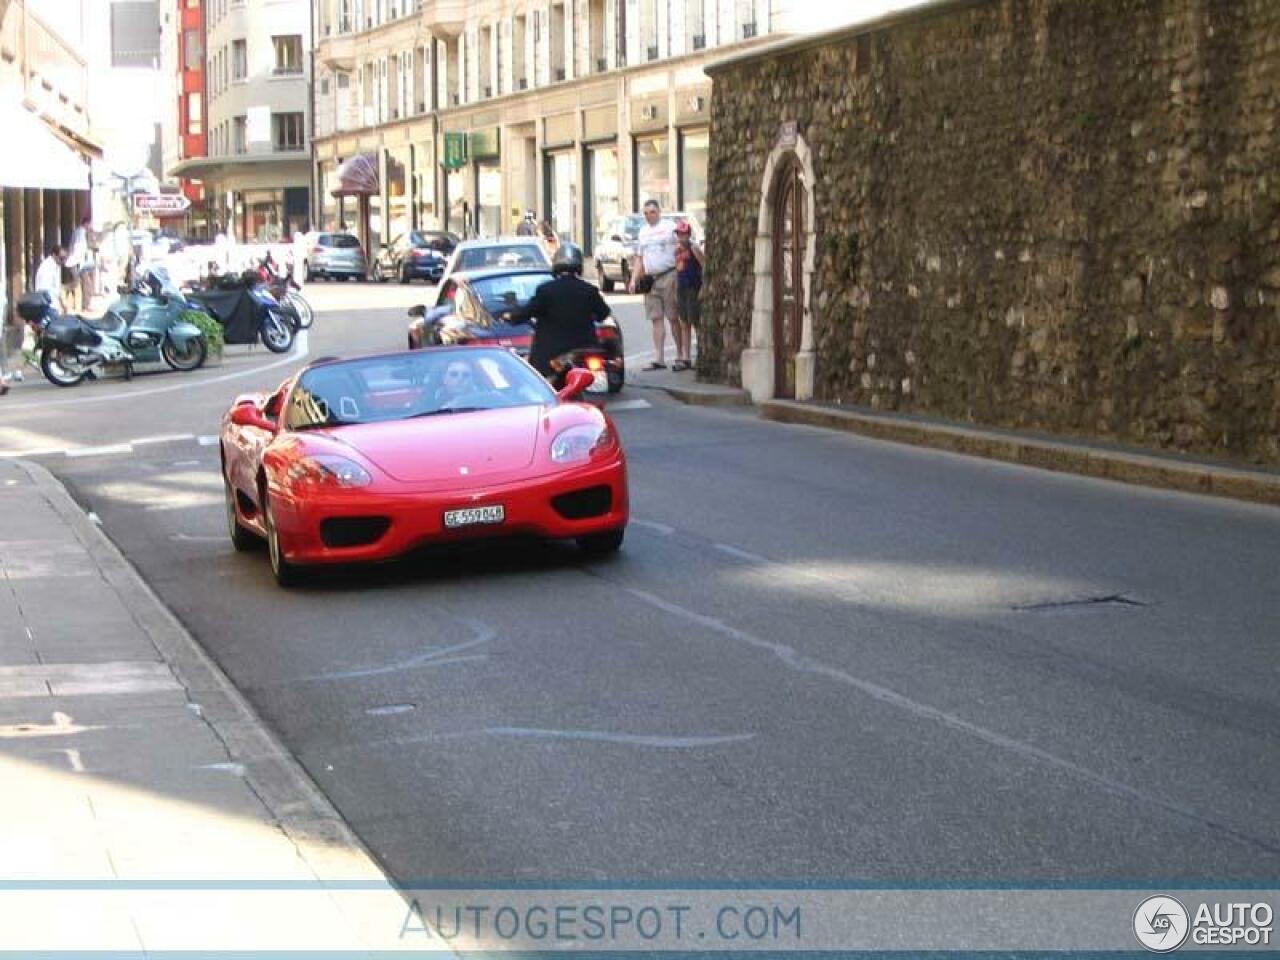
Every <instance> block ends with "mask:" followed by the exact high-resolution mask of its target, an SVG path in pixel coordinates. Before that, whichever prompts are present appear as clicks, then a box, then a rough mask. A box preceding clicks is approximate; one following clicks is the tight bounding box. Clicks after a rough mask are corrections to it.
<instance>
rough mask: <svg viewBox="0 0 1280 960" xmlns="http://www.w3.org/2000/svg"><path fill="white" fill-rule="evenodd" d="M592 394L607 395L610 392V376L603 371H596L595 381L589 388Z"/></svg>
mask: <svg viewBox="0 0 1280 960" xmlns="http://www.w3.org/2000/svg"><path fill="white" fill-rule="evenodd" d="M587 390H588V391H589V392H591V393H606V392H608V390H609V374H608V373H606V372H605V371H603V370H597V371H595V379H594V380H592V381H591V386H589V387H587Z"/></svg>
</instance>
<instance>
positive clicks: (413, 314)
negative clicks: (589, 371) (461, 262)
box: [409, 267, 627, 393]
mask: <svg viewBox="0 0 1280 960" xmlns="http://www.w3.org/2000/svg"><path fill="white" fill-rule="evenodd" d="M551 279H552V274H551V271H550V270H548V269H546V268H545V267H500V268H491V269H488V270H467V271H462V272H458V273H454V274H452V275H451V276H450V277H449V280H448V282H447V283H446V284H445V285H444V286H443V287H441V288H440V292H439V295H438V296H437V298H436V304H435V306H430V307H429V306H425V305H423V306H417V307H414V308H412V309H411V310H410V311H409V349H410V350H420V349H422V348H423V347H435V346H451V345H461V344H474V343H485V344H492V345H495V346H500V347H506V348H508V349H509V350H512V351H514V352H515V353H517V354H519V355H520V356H522V357H524V356H528V354H529V348H530V347H531V346H532V344H533V324H532V323H531V322H530V320H529V314H528V306H529V301H530V300H532V299H533V295H534V293H536V292H537V289H538V288H539V287H540V286H542V285H543V284H544V283H547V282H548V281H550V280H551ZM596 337H597V338H598V339H599V341H600V347H601V349H602V350H603V352H604V356H605V370H606V372H607V374H608V378H609V392H610V393H617V392H618V391H619V390H621V389H622V385H623V384H624V383H625V382H626V375H627V371H626V364H625V361H624V359H623V356H624V352H623V344H622V328H621V327H619V326H618V324H617V321H615V320H614V319H613V318H612V317H605V318H603V319H601V318H597V320H596Z"/></svg>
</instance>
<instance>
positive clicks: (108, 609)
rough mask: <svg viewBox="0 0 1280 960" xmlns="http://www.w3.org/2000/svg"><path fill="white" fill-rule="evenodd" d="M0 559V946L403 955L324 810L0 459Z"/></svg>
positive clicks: (393, 901)
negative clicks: (0, 576) (0, 787)
mask: <svg viewBox="0 0 1280 960" xmlns="http://www.w3.org/2000/svg"><path fill="white" fill-rule="evenodd" d="M0 570H2V573H3V582H0V784H3V785H4V789H3V790H0V951H5V950H8V951H21V952H24V953H33V952H37V951H55V950H56V951H65V950H117V951H128V953H125V954H122V955H142V951H144V950H145V951H148V952H151V951H157V950H191V949H200V950H264V949H292V950H307V951H314V950H348V951H358V952H360V953H365V952H368V951H371V950H378V951H385V950H404V949H407V946H408V945H406V944H404V943H402V942H401V941H400V939H399V935H400V931H401V929H402V925H403V923H404V920H405V917H406V906H405V902H404V900H403V899H402V898H401V896H400V895H399V894H398V893H397V892H396V891H395V890H394V889H393V888H392V887H391V886H390V883H389V881H388V880H387V879H386V877H385V876H384V875H383V874H382V872H381V871H380V870H379V868H378V867H377V865H376V864H375V863H374V862H373V861H372V859H371V858H370V857H369V856H368V854H367V853H366V852H365V850H364V849H363V848H362V847H361V845H360V843H359V841H358V840H357V839H356V838H355V837H354V835H353V834H352V833H351V832H350V831H349V830H348V828H347V827H346V825H345V824H344V823H343V821H342V819H341V818H340V816H339V815H338V813H337V812H336V811H335V810H334V809H333V808H332V807H331V806H330V805H329V804H328V802H327V800H326V799H325V798H324V796H323V795H322V794H321V793H320V791H319V790H318V789H317V788H316V787H315V785H314V784H313V783H312V782H311V781H310V779H309V778H308V777H307V776H306V774H305V773H304V772H303V770H302V769H301V767H299V766H298V765H297V763H296V762H295V761H294V760H293V759H292V757H290V756H289V754H288V753H287V752H286V751H285V750H284V749H283V748H282V747H281V746H280V744H279V743H278V742H277V741H276V740H275V738H274V737H273V735H272V734H271V733H270V732H269V731H268V730H267V729H266V728H265V727H264V726H263V724H262V723H261V722H260V721H259V719H258V718H257V717H256V715H255V714H254V713H253V711H252V709H251V708H250V707H249V706H248V704H247V703H246V702H245V701H244V700H243V699H242V698H241V696H240V695H239V693H238V692H237V691H236V690H235V689H234V688H233V687H232V686H231V684H230V682H229V681H228V680H227V679H226V677H225V676H224V675H223V674H222V672H221V671H220V670H219V669H218V667H217V666H216V665H214V664H213V663H212V661H210V660H209V659H208V658H207V657H206V656H205V654H204V652H203V651H202V650H201V649H200V647H199V646H198V645H197V644H196V643H195V642H194V641H193V639H192V638H191V637H190V635H189V634H187V632H186V630H185V629H184V628H183V627H182V626H181V624H180V623H179V622H178V621H177V620H176V618H174V617H173V615H172V614H170V613H169V612H168V611H167V610H166V609H165V608H164V607H163V606H162V605H161V604H160V602H159V601H158V600H157V599H156V597H155V595H154V594H152V593H151V591H150V588H149V587H147V585H146V584H145V583H144V582H143V581H142V580H141V578H140V577H139V576H138V575H137V573H136V572H135V571H134V570H133V568H132V567H131V566H130V565H129V564H128V562H127V561H126V560H125V559H124V558H123V557H122V556H121V554H120V553H119V552H118V551H117V550H116V548H115V547H114V545H113V544H111V543H110V541H108V540H107V538H106V536H105V535H104V534H103V533H102V532H101V531H100V530H99V529H98V528H97V527H96V526H95V525H94V524H93V523H92V522H91V521H90V520H89V519H88V517H87V516H86V515H85V514H84V513H83V512H82V511H81V510H80V509H79V507H77V506H76V504H75V503H74V501H72V499H71V497H70V496H69V495H68V494H67V492H66V491H65V490H64V489H63V487H62V486H61V484H59V483H58V482H57V481H56V480H55V479H54V478H53V477H52V475H50V474H49V473H48V472H47V471H46V470H45V469H44V468H43V467H40V466H38V465H35V464H32V463H27V462H23V461H16V460H15V461H5V462H0ZM416 946H417V948H418V949H421V947H422V944H421V941H419V942H418V943H417V944H416Z"/></svg>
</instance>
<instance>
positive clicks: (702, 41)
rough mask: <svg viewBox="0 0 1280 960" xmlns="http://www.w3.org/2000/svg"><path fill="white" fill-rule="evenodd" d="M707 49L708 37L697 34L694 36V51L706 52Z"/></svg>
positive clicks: (703, 34)
mask: <svg viewBox="0 0 1280 960" xmlns="http://www.w3.org/2000/svg"><path fill="white" fill-rule="evenodd" d="M706 48H707V35H706V34H705V33H697V34H694V36H693V49H695V50H705V49H706Z"/></svg>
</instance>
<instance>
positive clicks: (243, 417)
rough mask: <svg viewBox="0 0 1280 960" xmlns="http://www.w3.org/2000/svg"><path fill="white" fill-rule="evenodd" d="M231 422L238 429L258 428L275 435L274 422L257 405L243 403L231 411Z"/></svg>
mask: <svg viewBox="0 0 1280 960" xmlns="http://www.w3.org/2000/svg"><path fill="white" fill-rule="evenodd" d="M231 422H232V423H234V424H235V425H236V426H237V427H257V428H258V429H259V430H265V431H267V433H275V432H276V425H275V422H274V421H271V420H268V419H267V418H266V417H265V416H263V413H262V411H261V410H259V409H258V405H257V404H256V403H242V404H240V406H238V407H235V408H234V409H233V410H232V411H231Z"/></svg>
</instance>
